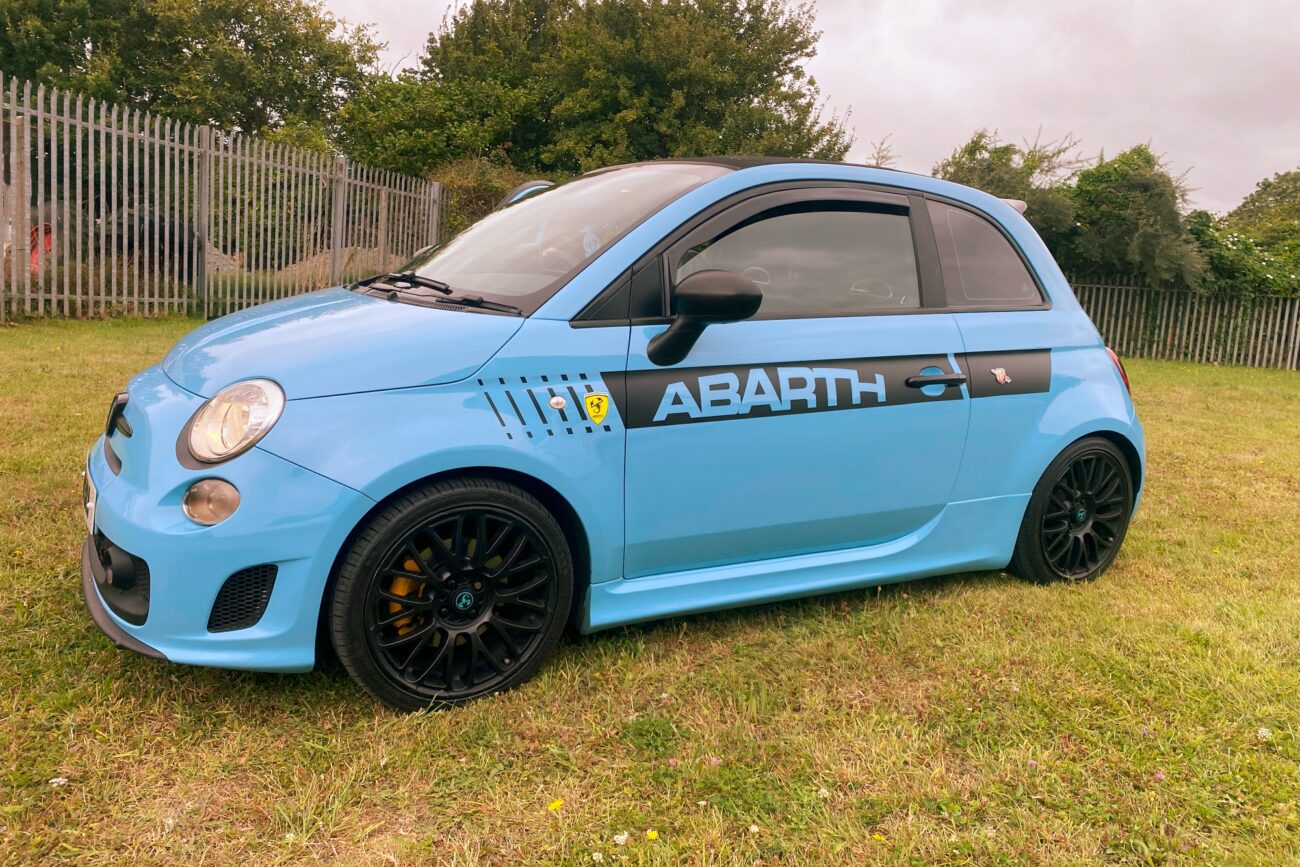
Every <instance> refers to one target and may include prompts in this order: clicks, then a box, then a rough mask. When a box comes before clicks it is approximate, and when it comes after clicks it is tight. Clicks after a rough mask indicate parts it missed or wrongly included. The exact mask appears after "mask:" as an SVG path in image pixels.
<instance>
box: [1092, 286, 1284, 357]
mask: <svg viewBox="0 0 1300 867" xmlns="http://www.w3.org/2000/svg"><path fill="white" fill-rule="evenodd" d="M1073 285H1074V293H1075V295H1076V296H1077V297H1078V299H1079V303H1080V304H1082V305H1083V308H1084V309H1085V310H1087V311H1088V315H1089V316H1091V317H1092V321H1093V322H1095V323H1096V325H1097V330H1098V331H1100V332H1101V335H1102V337H1103V338H1105V340H1106V343H1107V345H1108V346H1110V348H1111V349H1113V350H1115V352H1117V353H1119V354H1120V355H1121V356H1126V357H1132V358H1164V359H1170V360H1176V361H1198V362H1202V363H1207V364H1237V365H1242V366H1244V367H1280V368H1284V369H1288V370H1296V369H1300V298H1278V297H1272V296H1263V297H1253V298H1252V297H1243V296H1226V297H1225V296H1218V295H1207V294H1203V293H1199V292H1178V291H1170V290H1164V289H1147V288H1144V287H1141V286H1133V285H1126V284H1123V283H1107V284H1096V283H1083V282H1079V283H1074V284H1073Z"/></svg>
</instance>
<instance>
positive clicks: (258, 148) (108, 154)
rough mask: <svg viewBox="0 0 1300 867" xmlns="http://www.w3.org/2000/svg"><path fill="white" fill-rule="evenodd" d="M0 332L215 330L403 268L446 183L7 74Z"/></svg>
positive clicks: (437, 217) (435, 220) (3, 85)
mask: <svg viewBox="0 0 1300 867" xmlns="http://www.w3.org/2000/svg"><path fill="white" fill-rule="evenodd" d="M0 168H2V169H3V171H2V172H0V249H2V250H3V259H2V260H0V321H2V320H3V319H4V318H6V317H12V316H100V315H108V314H113V313H125V314H153V313H160V312H166V311H185V312H190V313H200V314H204V315H208V316H216V315H220V314H223V313H227V312H230V311H232V310H237V309H240V308H243V307H247V306H250V305H252V304H258V303H261V302H263V301H268V300H271V299H274V298H281V297H285V296H288V295H294V294H297V293H300V292H306V291H310V290H312V289H318V288H320V287H322V286H328V285H332V284H336V283H340V282H344V281H346V280H350V279H355V278H357V277H360V276H363V275H365V274H368V273H374V272H377V271H380V270H385V269H389V268H392V267H395V266H396V265H398V264H400V263H401V262H402V261H404V260H405V259H406V258H408V257H409V256H410V255H411V254H412V253H413V252H415V251H416V250H417V249H419V248H421V247H424V246H426V245H428V244H432V243H435V242H436V241H437V240H438V233H439V227H440V225H441V213H442V210H441V209H442V195H441V192H442V189H441V186H440V185H439V184H436V183H433V182H430V181H425V180H421V179H417V178H411V177H407V176H404V175H400V174H397V173H395V172H390V171H384V170H380V169H375V168H372V167H370V166H365V165H359V164H356V163H350V162H348V161H347V160H345V159H344V158H343V157H339V156H333V155H328V154H322V153H319V152H316V151H312V150H305V149H302V148H296V147H290V146H287V145H283V144H278V143H273V142H268V141H265V140H262V139H260V138H258V137H256V136H251V135H244V134H240V133H231V132H227V131H223V130H220V129H215V128H212V127H208V126H199V125H194V124H188V123H182V122H180V121H177V120H174V119H171V118H165V117H159V116H157V115H153V114H150V113H148V112H142V111H139V110H136V109H131V108H126V107H123V106H120V105H115V104H112V103H107V102H103V101H99V100H95V99H89V98H86V97H85V96H83V95H81V94H72V93H69V92H67V91H59V90H57V89H46V88H45V87H44V86H42V85H34V84H33V83H32V82H30V81H19V80H17V79H13V78H8V79H6V78H5V77H4V75H3V74H0Z"/></svg>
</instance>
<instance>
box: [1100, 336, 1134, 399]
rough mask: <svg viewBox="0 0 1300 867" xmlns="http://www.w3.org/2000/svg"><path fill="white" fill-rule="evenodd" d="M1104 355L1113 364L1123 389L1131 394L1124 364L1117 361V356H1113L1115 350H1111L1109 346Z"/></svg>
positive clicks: (1131, 388)
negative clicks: (1122, 381)
mask: <svg viewBox="0 0 1300 867" xmlns="http://www.w3.org/2000/svg"><path fill="white" fill-rule="evenodd" d="M1106 354H1107V355H1109V356H1110V360H1111V361H1113V362H1115V369H1116V370H1118V371H1119V378H1120V379H1122V380H1124V389H1125V390H1126V391H1127V392H1128V393H1129V394H1132V393H1133V387H1132V386H1130V385H1129V384H1128V371H1127V370H1125V369H1124V362H1122V361H1120V360H1119V356H1118V355H1116V354H1115V350H1113V349H1111V348H1110V347H1109V346H1107V347H1106Z"/></svg>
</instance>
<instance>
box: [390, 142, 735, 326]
mask: <svg viewBox="0 0 1300 867" xmlns="http://www.w3.org/2000/svg"><path fill="white" fill-rule="evenodd" d="M728 171H730V170H729V169H727V168H724V167H722V166H713V165H705V164H696V163H668V162H665V163H651V164H645V165H637V166H629V167H628V168H625V169H615V170H613V171H607V172H601V173H600V174H596V175H587V176H584V177H580V178H576V179H575V180H572V181H568V182H567V183H564V184H561V185H559V186H557V187H554V188H552V189H549V190H546V191H544V192H541V193H534V194H533V195H530V196H528V197H527V198H524V199H523V200H521V201H519V202H516V203H515V204H513V205H510V206H509V207H507V208H504V209H502V210H500V211H497V212H496V213H493V214H489V215H488V216H486V217H484V218H483V219H482V220H479V221H478V222H477V223H475V224H474V225H472V226H470V227H469V228H468V229H466V230H465V231H463V232H461V233H460V234H459V235H457V236H456V237H455V238H452V239H451V240H450V241H448V242H447V243H445V244H442V245H441V246H439V247H435V248H434V249H432V250H430V251H429V252H428V253H425V254H424V255H422V256H419V257H417V258H416V259H415V260H414V261H412V262H410V263H409V264H408V265H406V266H405V267H404V268H403V269H402V270H403V271H414V272H415V273H417V274H419V275H420V276H421V277H425V278H429V279H433V280H438V281H440V282H442V283H445V284H447V286H449V287H450V288H451V290H452V291H454V292H456V293H472V294H475V295H482V296H483V297H484V298H488V299H494V300H497V301H502V302H506V303H509V304H513V305H515V306H517V307H521V308H523V309H524V311H525V312H526V313H531V312H532V311H533V310H535V309H537V307H538V306H540V305H541V303H542V302H543V301H545V300H546V299H547V298H549V297H550V296H551V294H552V293H553V292H554V291H555V290H556V289H557V288H559V284H560V282H561V281H562V279H563V278H566V277H568V276H570V275H571V272H574V271H576V270H578V268H579V267H580V266H582V265H583V264H585V263H586V262H587V261H588V260H589V259H592V258H593V257H595V256H596V255H598V254H599V253H600V252H601V251H603V250H604V249H605V248H607V247H608V246H609V245H611V244H613V243H614V242H615V241H617V240H618V239H619V238H620V237H621V236H622V235H623V234H624V233H626V232H627V231H628V230H629V229H631V228H633V227H634V226H636V225H637V224H638V223H640V222H641V221H642V220H644V219H645V218H646V217H649V216H650V215H651V214H653V213H654V212H655V211H657V210H659V209H660V208H662V207H663V206H664V205H666V204H668V203H669V202H671V201H672V200H673V199H675V198H677V197H678V196H680V195H682V194H683V193H685V192H687V191H688V190H691V189H694V188H695V187H697V186H699V185H700V184H702V183H704V182H705V181H708V180H712V179H713V178H716V177H719V176H721V175H724V174H726V173H727V172H728Z"/></svg>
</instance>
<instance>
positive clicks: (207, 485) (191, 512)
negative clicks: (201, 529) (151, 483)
mask: <svg viewBox="0 0 1300 867" xmlns="http://www.w3.org/2000/svg"><path fill="white" fill-rule="evenodd" d="M181 507H182V508H183V509H185V514H186V515H188V516H189V518H190V520H191V521H193V522H194V523H196V524H202V525H203V526H205V527H211V526H212V525H213V524H220V523H221V522H222V521H224V520H226V519H227V518H229V517H230V516H231V515H233V514H234V513H235V509H238V508H239V491H237V490H235V486H234V485H232V484H230V482H224V481H222V480H221V479H202V480H200V481H197V482H195V483H194V484H192V485H190V489H189V490H188V491H186V492H185V499H184V500H182V501H181Z"/></svg>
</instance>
